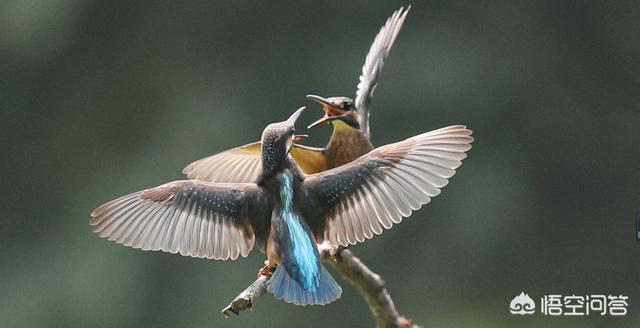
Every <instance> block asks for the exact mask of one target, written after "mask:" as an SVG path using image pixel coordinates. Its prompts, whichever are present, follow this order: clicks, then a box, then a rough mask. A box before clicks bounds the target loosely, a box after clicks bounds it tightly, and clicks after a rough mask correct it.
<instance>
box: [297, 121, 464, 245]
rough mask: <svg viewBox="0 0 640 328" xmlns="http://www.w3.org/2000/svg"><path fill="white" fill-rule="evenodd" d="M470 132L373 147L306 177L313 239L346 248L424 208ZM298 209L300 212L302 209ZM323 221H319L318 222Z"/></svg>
mask: <svg viewBox="0 0 640 328" xmlns="http://www.w3.org/2000/svg"><path fill="white" fill-rule="evenodd" d="M471 133H472V131H471V130H468V129H466V127H464V126H460V125H458V126H450V127H446V128H442V129H439V130H435V131H431V132H428V133H424V134H421V135H418V136H415V137H413V138H409V139H407V140H404V141H401V142H397V143H394V144H390V145H386V146H383V147H379V148H376V149H374V150H372V151H371V152H369V153H368V154H366V155H363V156H362V157H360V158H358V159H356V160H355V161H353V162H351V163H349V164H346V165H344V166H341V167H338V168H335V169H332V170H329V171H325V172H322V173H319V174H315V175H312V176H309V177H307V178H306V179H305V180H304V182H303V184H304V187H305V188H306V191H307V192H308V193H309V195H310V198H311V199H313V202H314V203H313V204H308V205H309V206H304V207H306V208H313V210H312V211H315V212H316V213H317V212H318V211H319V212H321V214H316V215H315V216H314V213H312V212H311V211H310V212H309V213H306V214H305V215H306V217H310V218H314V217H315V218H317V220H320V222H311V223H310V226H311V227H315V231H314V232H315V234H316V237H317V238H318V239H319V240H329V241H331V242H333V243H336V244H339V245H342V246H348V245H349V244H351V245H354V244H356V243H357V242H362V241H364V240H365V239H369V238H372V237H373V235H374V234H376V235H378V234H381V233H382V231H383V228H385V229H389V228H391V226H392V225H393V224H394V223H399V222H400V221H402V219H403V218H405V217H408V216H409V215H411V213H412V211H415V210H417V209H419V208H420V207H422V205H425V204H427V203H429V201H430V200H431V198H432V197H435V196H437V195H438V194H440V189H442V188H443V187H444V186H446V185H447V184H448V183H449V178H451V177H452V176H453V175H454V174H455V173H456V171H455V169H456V168H457V167H459V166H460V165H461V164H462V162H461V161H462V159H464V158H465V157H466V156H467V155H466V153H465V152H466V151H468V150H469V149H471V142H473V138H472V137H471ZM303 210H304V208H303ZM322 220H324V221H322Z"/></svg>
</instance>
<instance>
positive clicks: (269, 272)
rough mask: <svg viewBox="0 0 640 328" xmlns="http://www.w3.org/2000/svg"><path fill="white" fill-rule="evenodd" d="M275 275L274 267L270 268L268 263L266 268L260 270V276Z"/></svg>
mask: <svg viewBox="0 0 640 328" xmlns="http://www.w3.org/2000/svg"><path fill="white" fill-rule="evenodd" d="M272 275H273V268H270V267H269V266H268V265H265V266H264V268H262V269H260V270H259V271H258V277H259V276H265V277H271V276H272Z"/></svg>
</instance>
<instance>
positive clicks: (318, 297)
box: [267, 265, 342, 305]
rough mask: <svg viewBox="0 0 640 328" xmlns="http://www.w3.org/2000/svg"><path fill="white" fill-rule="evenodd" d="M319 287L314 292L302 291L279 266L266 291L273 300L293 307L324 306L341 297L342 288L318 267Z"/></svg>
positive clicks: (327, 272) (281, 266)
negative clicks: (270, 294) (275, 299)
mask: <svg viewBox="0 0 640 328" xmlns="http://www.w3.org/2000/svg"><path fill="white" fill-rule="evenodd" d="M320 269H321V272H320V286H319V288H318V289H317V290H315V291H310V290H307V289H304V288H303V287H302V286H300V284H299V283H298V282H297V281H296V280H295V279H293V278H291V276H289V273H287V270H286V269H285V268H284V265H279V266H278V267H277V268H276V271H275V272H274V273H273V276H272V277H271V279H270V280H269V284H268V285H267V291H268V292H270V293H273V294H274V296H275V298H277V299H283V300H284V301H285V302H287V303H293V304H295V305H325V304H329V303H331V302H333V301H335V300H336V299H338V298H339V297H340V295H342V288H340V286H339V285H338V283H336V281H335V280H333V277H331V274H329V271H327V269H325V268H324V266H322V265H320Z"/></svg>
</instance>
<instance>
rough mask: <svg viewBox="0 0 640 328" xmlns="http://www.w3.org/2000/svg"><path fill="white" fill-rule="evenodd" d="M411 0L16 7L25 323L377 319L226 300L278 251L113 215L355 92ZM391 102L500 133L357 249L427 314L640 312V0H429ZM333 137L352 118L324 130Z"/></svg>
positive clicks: (502, 321)
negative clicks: (157, 240) (318, 98)
mask: <svg viewBox="0 0 640 328" xmlns="http://www.w3.org/2000/svg"><path fill="white" fill-rule="evenodd" d="M406 4H407V3H406V2H402V1H349V2H347V1H328V2H322V3H319V2H313V1H291V2H281V1H278V2H269V3H268V4H267V3H266V2H264V3H263V2H254V1H244V0H240V1H228V2H222V1H189V2H183V1H173V2H169V1H84V0H50V1H39V0H4V1H2V2H1V3H0V115H1V120H0V143H1V145H2V148H1V149H2V160H1V161H0V163H1V165H2V166H1V170H0V172H1V173H0V176H1V180H0V181H1V182H2V189H3V192H2V197H0V204H1V206H2V211H1V213H2V218H1V219H0V245H1V251H0V322H2V324H1V325H2V326H3V327H223V326H224V327H257V326H263V327H272V326H273V327H295V326H304V327H332V326H337V327H347V326H349V327H369V326H372V325H373V324H374V322H373V319H372V317H371V316H370V314H369V311H368V308H367V306H366V304H365V303H364V301H363V300H362V298H360V297H359V296H358V294H357V293H356V292H355V291H354V290H353V288H352V287H351V286H350V285H349V284H348V283H346V282H344V281H342V280H341V279H339V281H341V284H342V286H343V288H344V295H343V297H342V299H340V300H339V301H337V302H335V303H333V304H330V305H328V306H323V307H295V306H292V305H288V304H285V303H283V302H278V301H275V300H274V299H273V297H271V296H269V295H267V296H266V297H264V298H262V299H261V300H260V302H259V303H258V304H257V305H256V306H255V310H254V311H253V312H244V313H242V315H241V316H240V317H239V318H233V319H228V320H225V319H224V318H223V317H222V316H221V315H220V312H219V311H220V309H222V308H223V307H224V306H226V305H227V303H228V302H229V301H230V300H231V299H232V298H233V297H234V296H235V295H236V294H237V293H238V292H240V291H241V290H242V289H243V288H244V287H246V285H247V284H248V283H249V282H251V281H253V279H254V277H255V274H256V270H257V269H258V268H259V266H260V265H261V263H262V260H263V254H261V253H259V252H255V253H253V254H251V256H249V258H247V259H241V260H238V261H235V262H222V261H207V260H200V259H192V258H183V257H180V256H177V255H170V254H165V253H161V252H157V253H153V252H141V251H139V250H133V249H129V248H126V247H122V246H120V245H117V244H115V243H111V242H107V241H105V240H102V239H100V238H98V237H97V236H95V235H93V234H92V233H91V231H90V228H89V225H88V218H89V213H90V212H91V210H92V209H93V208H95V207H97V206H98V205H100V204H102V203H104V202H106V201H108V200H111V199H113V198H115V197H117V196H120V195H124V194H127V193H129V192H132V191H135V190H139V189H142V188H147V187H151V186H155V185H159V184H161V183H164V182H167V181H170V180H175V179H180V178H182V175H181V170H182V168H183V167H184V166H185V165H186V164H188V163H189V162H191V161H192V160H195V159H198V158H201V157H203V156H205V155H208V154H211V153H214V152H218V151H222V150H225V149H227V148H230V147H233V146H236V145H241V144H244V143H248V142H252V141H254V140H256V139H258V138H259V136H260V133H261V131H262V129H263V127H264V126H265V125H266V124H267V123H269V122H272V121H277V120H282V119H284V118H286V117H288V115H289V114H290V113H291V112H292V111H293V110H295V109H296V108H298V107H299V106H301V105H307V106H309V109H308V110H307V111H306V112H305V114H304V116H303V117H302V120H301V124H300V127H301V128H302V127H303V126H305V125H306V124H308V123H310V122H312V121H313V120H315V119H316V118H318V117H319V115H320V114H321V110H320V109H319V107H318V106H317V105H315V104H313V103H310V102H309V101H307V100H306V99H305V97H304V95H305V94H308V93H316V94H321V95H325V96H332V95H346V96H352V97H353V96H354V95H355V85H356V83H357V76H358V75H359V72H360V68H361V65H362V63H363V60H364V56H365V54H366V52H367V51H368V48H369V45H370V43H371V41H372V40H373V37H374V36H375V34H376V33H377V32H378V29H379V28H380V26H382V24H383V23H384V21H385V20H386V18H387V17H388V16H389V15H390V14H391V13H392V12H393V10H395V9H397V8H399V7H400V6H403V5H406ZM412 5H413V9H412V10H411V12H410V14H409V16H408V18H407V21H406V23H405V25H404V28H403V30H402V32H401V33H400V36H399V37H398V40H397V42H396V44H395V47H394V49H393V51H392V53H391V56H390V58H389V60H388V61H387V63H386V65H385V67H384V72H383V75H382V81H381V83H380V85H379V86H378V89H377V91H376V94H375V97H374V103H373V114H372V116H371V117H372V131H373V142H374V144H376V145H382V144H386V143H389V142H393V141H397V140H401V139H404V138H407V137H410V136H413V135H416V134H418V133H422V132H426V131H429V130H432V129H436V128H439V127H442V126H445V125H449V124H466V125H468V126H469V127H471V128H472V129H473V130H474V131H475V136H476V138H477V140H476V142H475V143H474V147H473V149H472V151H471V152H470V156H469V158H468V159H467V160H465V162H464V164H463V166H462V167H461V168H460V170H459V171H458V174H457V175H456V176H455V177H454V179H453V180H452V183H451V184H450V185H449V186H448V187H447V188H445V190H444V192H443V194H442V195H441V196H439V197H437V198H436V199H435V200H434V201H433V202H432V203H431V204H430V205H428V206H427V207H425V208H423V209H422V210H420V211H418V212H417V213H415V214H414V215H413V216H412V217H411V218H409V219H407V220H405V222H403V223H402V224H400V225H398V226H396V227H395V228H394V229H392V230H390V231H387V232H385V233H384V234H383V235H382V236H379V237H377V238H374V239H373V240H370V241H368V242H366V243H364V244H360V245H357V246H355V247H353V249H354V251H355V252H357V254H359V255H360V256H361V258H362V259H363V260H364V261H365V262H366V263H367V264H368V265H369V266H370V267H371V268H372V269H373V270H374V271H376V272H378V273H379V274H381V275H382V276H383V277H384V279H385V280H386V282H387V287H388V289H389V291H390V293H391V295H392V296H393V298H394V301H395V303H396V305H397V307H398V309H399V311H400V312H401V313H403V314H405V315H406V316H408V317H410V318H413V319H414V320H415V321H416V322H418V323H420V324H422V325H424V326H425V327H542V326H545V327H638V326H639V325H640V282H639V281H640V280H639V278H640V277H639V272H640V257H639V256H638V255H639V250H640V242H637V241H636V240H635V216H636V215H638V214H639V213H640V206H639V204H640V202H639V200H640V191H639V190H640V171H639V168H640V155H639V153H638V151H639V150H640V147H639V142H640V133H639V132H638V131H639V130H638V124H639V123H640V108H639V106H638V104H640V92H639V90H640V88H639V87H640V83H639V82H640V62H639V61H640V19H638V17H640V11H639V9H640V8H639V7H640V3H639V2H637V1H607V2H605V1H521V2H513V1H492V2H479V1H478V2H476V1H467V2H458V1H436V0H434V1H414V2H412ZM311 133H312V138H311V139H310V141H309V142H308V144H311V145H317V146H320V145H323V143H324V142H326V140H327V137H328V135H329V128H321V129H316V130H313V131H311ZM521 291H524V292H526V293H528V294H529V295H531V296H532V297H533V298H534V299H536V300H539V298H540V297H541V296H542V295H545V294H554V293H557V294H562V295H569V294H576V295H589V294H614V295H619V294H622V295H626V296H629V297H630V300H629V303H630V304H629V308H628V310H629V314H628V315H627V316H626V317H622V318H612V317H609V316H606V317H599V316H597V315H592V316H589V317H574V318H567V317H544V316H542V315H541V314H539V313H538V314H536V315H534V316H530V317H519V316H517V317H516V316H513V315H511V314H510V313H509V311H508V306H509V302H510V301H511V299H512V298H513V297H514V296H516V295H517V294H519V293H520V292H521Z"/></svg>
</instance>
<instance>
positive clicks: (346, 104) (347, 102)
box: [342, 101, 353, 109]
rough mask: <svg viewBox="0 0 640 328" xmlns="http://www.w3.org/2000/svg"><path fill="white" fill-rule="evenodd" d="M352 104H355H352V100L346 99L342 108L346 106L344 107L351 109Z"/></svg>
mask: <svg viewBox="0 0 640 328" xmlns="http://www.w3.org/2000/svg"><path fill="white" fill-rule="evenodd" d="M352 105H353V104H352V103H351V102H349V101H345V102H344V103H342V108H344V109H351V106H352Z"/></svg>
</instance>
